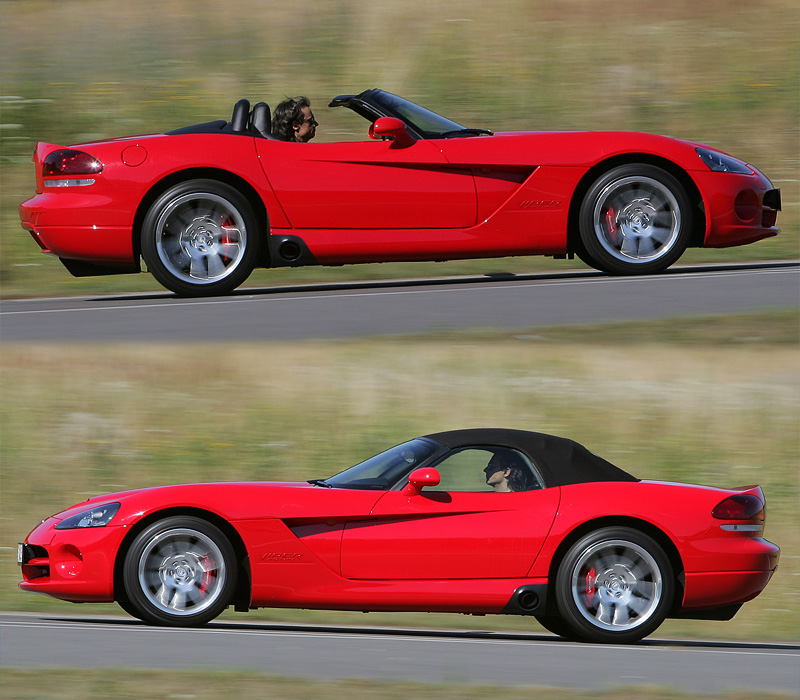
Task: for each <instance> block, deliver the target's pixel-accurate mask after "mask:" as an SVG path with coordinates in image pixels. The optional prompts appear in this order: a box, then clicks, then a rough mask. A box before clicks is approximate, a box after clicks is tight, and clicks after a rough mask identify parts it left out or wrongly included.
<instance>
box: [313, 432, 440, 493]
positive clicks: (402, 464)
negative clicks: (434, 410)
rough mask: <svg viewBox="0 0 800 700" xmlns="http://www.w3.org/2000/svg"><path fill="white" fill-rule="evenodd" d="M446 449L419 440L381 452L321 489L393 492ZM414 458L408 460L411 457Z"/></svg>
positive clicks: (325, 481)
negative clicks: (413, 472) (413, 473)
mask: <svg viewBox="0 0 800 700" xmlns="http://www.w3.org/2000/svg"><path fill="white" fill-rule="evenodd" d="M443 452H447V448H446V447H445V446H444V445H441V444H439V443H438V442H436V441H434V440H431V439H430V438H424V437H418V438H414V439H413V440H408V441H407V442H403V443H400V444H399V445H395V446H394V447H390V448H389V449H388V450H384V451H383V452H379V453H378V454H376V455H373V456H372V457H370V458H368V459H365V460H364V461H363V462H359V463H358V464H355V465H353V466H352V467H349V468H347V469H345V470H344V471H341V472H339V473H338V474H334V475H333V476H332V477H330V478H328V479H325V480H324V482H322V483H320V482H319V481H316V482H315V483H318V484H319V485H320V486H326V487H328V488H338V489H358V490H364V491H391V490H393V489H394V488H396V487H398V486H399V485H404V484H405V482H406V481H407V480H408V475H409V474H410V473H411V472H412V471H413V470H414V469H419V468H420V467H422V466H425V465H426V464H429V463H430V462H431V461H432V460H435V459H437V458H438V457H439V456H440V455H441V454H442V453H443ZM410 457H412V458H413V459H412V460H411V461H409V458H410Z"/></svg>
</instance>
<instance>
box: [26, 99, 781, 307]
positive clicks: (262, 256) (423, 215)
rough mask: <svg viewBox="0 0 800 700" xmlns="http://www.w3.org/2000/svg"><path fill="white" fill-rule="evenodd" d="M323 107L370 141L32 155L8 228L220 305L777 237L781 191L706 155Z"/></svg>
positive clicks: (616, 136)
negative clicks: (382, 266)
mask: <svg viewBox="0 0 800 700" xmlns="http://www.w3.org/2000/svg"><path fill="white" fill-rule="evenodd" d="M329 106H331V107H347V108H349V109H351V110H353V111H354V112H355V113H356V114H359V115H360V116H362V117H364V118H366V119H367V120H368V121H369V123H370V126H369V136H370V138H371V139H373V140H372V141H369V140H368V141H363V142H346V143H288V142H283V141H279V140H276V139H275V138H273V137H272V136H271V134H270V126H269V125H270V118H269V114H270V110H269V107H268V106H267V105H266V104H265V103H263V102H261V103H258V104H257V105H255V106H254V107H253V109H252V111H251V110H250V104H249V102H248V101H247V100H240V101H239V102H238V103H237V104H236V106H235V108H234V111H233V116H232V119H231V121H230V122H226V121H224V120H220V121H215V122H209V123H205V124H198V125H196V126H190V127H186V128H182V129H178V130H176V131H172V132H170V133H168V134H155V135H150V136H136V137H131V138H123V139H114V140H111V141H101V142H97V143H87V144H80V145H76V146H70V147H68V148H65V147H64V146H56V145H53V144H49V143H39V144H38V145H37V147H36V152H35V154H34V157H33V160H34V162H35V164H36V184H37V187H36V191H37V193H38V194H37V195H36V196H35V197H33V198H32V199H29V200H28V201H26V202H24V203H23V204H22V205H21V206H20V216H21V219H22V226H23V227H24V228H25V229H27V230H28V231H30V232H31V234H32V235H33V237H34V239H35V240H36V241H37V243H38V244H39V245H40V246H41V247H42V249H43V250H44V251H45V252H47V253H52V254H54V255H57V256H58V257H59V258H60V259H61V261H62V262H63V263H64V265H65V266H66V268H67V269H68V270H69V271H70V272H71V273H72V274H74V275H76V276H82V275H99V274H111V273H117V272H139V271H140V259H143V260H144V262H145V264H146V266H147V269H148V270H149V271H150V272H152V273H153V275H154V276H155V277H156V279H158V281H159V282H161V284H163V285H164V286H165V287H167V288H169V289H171V290H172V291H174V292H176V293H177V294H181V295H186V296H201V295H212V294H223V293H227V292H229V291H231V290H233V289H234V288H236V287H237V286H238V285H240V284H241V283H242V282H243V281H244V280H245V279H246V278H247V276H248V275H249V274H250V273H251V271H252V270H253V268H254V267H256V266H263V267H277V266H286V265H291V266H298V265H317V264H319V265H342V264H346V263H368V262H388V261H409V260H448V259H457V258H490V257H500V256H508V255H552V256H555V257H565V256H570V257H572V256H573V255H577V256H579V257H580V258H581V259H582V260H584V261H585V262H586V263H588V264H589V265H591V266H593V267H595V268H597V269H599V270H603V271H605V272H608V273H610V274H646V273H654V272H660V271H662V270H664V269H666V268H667V267H668V266H669V265H671V264H672V263H674V262H675V261H676V260H677V259H678V258H679V257H680V256H681V255H682V253H683V252H684V250H685V249H686V247H687V246H703V247H710V248H721V247H726V246H736V245H742V244H745V243H751V242H753V241H757V240H759V239H761V238H766V237H768V236H774V235H776V234H777V233H778V229H777V228H776V226H775V223H776V218H777V212H778V210H780V207H781V204H780V190H777V189H773V187H772V185H771V183H770V182H769V180H768V179H767V178H766V177H764V175H762V174H761V173H760V172H759V171H758V170H756V169H755V168H754V167H752V166H751V165H748V164H746V163H744V162H742V161H741V160H737V159H736V158H732V157H731V156H729V155H726V154H725V153H722V152H720V151H718V150H716V149H714V148H710V147H708V146H701V145H699V144H696V143H691V142H688V141H680V140H677V139H671V138H666V137H663V136H654V135H652V134H641V133H626V132H574V133H568V132H502V133H492V132H491V131H488V130H486V129H472V128H466V127H464V126H462V125H461V124H458V123H456V122H454V121H451V120H450V119H446V118H444V117H442V116H440V115H438V114H435V113H434V112H431V111H429V110H427V109H425V108H423V107H420V106H419V105H416V104H414V103H413V102H409V101H408V100H405V99H403V98H401V97H398V96H396V95H392V94H390V93H388V92H385V91H383V90H378V89H373V90H367V91H365V92H362V93H361V94H360V95H342V96H340V97H337V98H335V99H334V100H333V101H332V102H331V103H330V105H329Z"/></svg>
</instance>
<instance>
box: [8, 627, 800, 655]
mask: <svg viewBox="0 0 800 700" xmlns="http://www.w3.org/2000/svg"><path fill="white" fill-rule="evenodd" d="M0 627H37V628H44V629H48V630H80V631H84V632H93V631H95V629H96V628H95V627H94V626H92V625H86V624H80V623H69V622H66V623H52V622H16V621H0ZM99 629H101V630H109V629H114V630H127V631H130V632H133V633H136V634H143V633H151V634H203V635H210V634H213V635H223V636H237V635H248V636H256V637H301V638H303V639H328V640H331V641H336V640H341V639H342V638H345V637H346V638H347V639H354V640H361V641H367V640H373V641H374V640H381V641H397V642H414V643H417V642H428V643H432V644H491V645H495V646H545V647H558V648H560V649H564V648H565V645H566V644H567V642H563V641H562V642H543V641H540V640H536V639H531V640H518V639H489V638H480V639H463V638H458V639H456V638H453V637H437V636H425V635H418V634H412V635H403V634H402V632H401V633H398V634H382V633H375V634H364V633H359V632H347V631H338V632H327V633H325V632H304V631H300V630H298V631H293V630H284V631H279V630H262V629H257V628H252V629H240V630H228V629H214V628H204V629H192V628H180V629H175V628H170V627H158V628H153V627H145V626H138V625H123V624H115V623H109V624H106V625H103V627H102V628H99ZM590 647H593V648H599V649H604V650H607V651H624V652H626V653H630V652H631V651H637V652H644V653H653V652H659V651H660V652H669V651H680V652H684V651H691V652H692V653H695V652H697V653H700V654H725V655H731V656H786V657H796V658H800V652H796V653H791V652H783V651H758V650H754V651H747V650H740V649H703V648H697V647H690V648H685V649H684V648H675V647H672V646H657V643H655V644H653V645H648V646H630V645H628V646H626V645H606V644H582V645H581V647H580V648H590Z"/></svg>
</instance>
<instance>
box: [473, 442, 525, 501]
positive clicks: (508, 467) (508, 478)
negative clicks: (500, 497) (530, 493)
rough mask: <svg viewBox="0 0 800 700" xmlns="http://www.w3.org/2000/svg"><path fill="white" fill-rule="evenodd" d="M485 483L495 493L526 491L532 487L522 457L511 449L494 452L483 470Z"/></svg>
mask: <svg viewBox="0 0 800 700" xmlns="http://www.w3.org/2000/svg"><path fill="white" fill-rule="evenodd" d="M483 473H484V474H486V483H487V484H488V485H489V486H491V487H492V488H493V489H494V490H495V491H496V492H497V493H500V492H504V493H507V492H509V491H527V490H528V489H530V488H531V487H532V483H531V478H530V471H529V469H528V468H527V466H526V465H525V463H524V462H523V461H522V458H521V457H520V456H519V455H518V454H517V453H516V452H513V451H511V450H503V451H502V452H499V451H498V452H495V453H494V454H493V455H492V458H491V459H490V460H489V464H487V465H486V468H485V469H484V470H483Z"/></svg>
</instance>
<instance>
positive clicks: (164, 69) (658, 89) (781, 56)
mask: <svg viewBox="0 0 800 700" xmlns="http://www.w3.org/2000/svg"><path fill="white" fill-rule="evenodd" d="M0 11H1V12H2V22H3V29H4V31H3V42H2V45H1V46H0V70H2V74H1V76H0V77H2V94H0V137H2V152H1V153H0V158H1V159H2V160H1V161H0V162H1V163H2V170H1V171H0V178H1V180H0V184H1V185H2V186H1V187H0V291H1V292H2V293H3V294H4V295H5V296H10V295H14V296H25V295H33V294H46V295H51V294H53V295H57V294H77V293H85V292H89V293H94V292H98V291H110V292H115V291H140V290H150V289H152V290H156V289H159V287H158V285H157V284H156V283H155V282H154V281H153V279H152V278H151V277H150V276H149V275H133V276H121V277H106V278H100V279H88V280H87V279H75V278H72V277H70V276H69V274H68V273H67V272H66V271H65V270H63V268H62V267H61V265H60V263H58V261H56V260H54V259H52V258H46V257H44V256H43V255H42V254H41V253H40V252H39V250H38V247H37V246H36V245H35V244H34V243H33V241H32V240H30V236H29V235H28V234H27V233H26V232H24V231H23V230H22V229H21V228H20V226H19V221H18V215H17V211H16V208H17V206H18V204H19V203H20V202H21V201H23V200H24V199H26V198H27V197H29V196H31V195H32V194H33V189H34V175H33V171H32V166H31V164H30V154H31V152H32V150H33V147H34V144H35V143H36V141H40V140H41V141H50V142H51V143H59V144H72V143H78V142H81V141H87V140H91V139H97V138H106V137H111V136H121V135H129V134H136V133H149V132H163V131H167V130H170V129H172V128H175V127H177V126H183V125H187V124H191V123H197V122H201V121H206V120H209V119H218V118H220V117H225V118H227V117H228V115H229V114H230V111H231V107H232V105H233V103H234V102H235V101H236V100H237V99H239V98H240V97H244V96H247V97H249V98H250V99H251V101H254V100H256V99H266V100H267V101H268V102H270V104H273V105H274V104H275V103H276V102H277V101H279V100H280V99H282V98H283V97H285V96H286V95H294V94H296V93H305V94H307V95H309V96H310V97H311V99H312V103H313V105H314V107H315V113H316V116H317V118H318V119H319V120H320V121H321V126H320V128H319V129H318V137H317V138H318V139H319V140H327V141H332V140H342V139H365V138H366V131H365V126H366V122H364V121H363V120H362V119H360V118H359V117H354V116H352V115H349V114H347V113H345V112H346V110H327V109H325V105H326V104H327V103H328V101H329V100H330V99H331V98H332V97H333V96H334V95H336V94H341V93H347V92H352V91H356V92H358V91H360V90H363V89H366V88H368V87H375V86H379V87H383V88H385V89H388V90H391V91H394V92H397V93H400V94H403V95H406V96H407V97H409V98H411V99H414V100H418V101H420V102H422V103H423V104H426V105H428V106H430V107H431V108H433V109H436V110H437V111H440V112H442V113H443V114H446V115H449V116H452V117H453V118H456V119H457V120H459V121H462V122H464V123H467V124H470V125H475V126H488V127H491V128H494V129H498V130H500V129H545V130H548V129H550V130H556V129H600V130H602V129H633V130H642V131H653V132H658V133H663V134H667V135H670V136H676V137H682V138H687V139H691V140H695V141H699V142H701V143H708V144H710V145H713V146H716V147H719V148H722V149H723V150H726V151H729V152H731V153H733V154H734V155H736V156H738V157H740V158H744V159H745V160H748V161H750V162H752V163H754V164H755V165H757V166H758V167H759V168H761V169H762V170H763V171H764V172H765V173H766V174H767V175H768V176H769V177H770V178H771V179H772V180H773V181H774V184H775V185H776V186H778V187H781V188H782V190H783V201H784V211H783V213H782V214H781V216H780V218H779V225H780V226H781V227H782V229H783V233H782V234H781V236H779V237H778V238H775V239H770V240H767V241H762V242H759V243H758V244H756V245H753V246H746V247H743V248H734V249H725V250H714V251H697V250H692V251H689V253H688V254H687V256H686V257H685V258H684V260H685V261H687V262H701V261H720V262H721V261H737V260H749V259H761V260H764V259H785V258H796V257H798V256H799V255H800V245H799V244H800V224H799V223H798V218H799V217H800V175H798V173H799V172H800V147H799V143H800V137H799V131H798V124H800V95H799V94H798V93H799V91H798V83H799V82H800V68H799V66H800V49H799V48H798V47H799V46H800V40H799V39H798V36H800V10H799V9H798V7H797V3H796V2H794V0H764V2H761V3H758V4H751V5H748V4H746V3H741V2H738V1H737V0H708V1H707V2H704V3H691V2H685V1H680V2H675V3H671V4H669V5H668V6H667V5H664V4H663V3H661V2H657V1H656V0H639V1H638V2H636V3H633V2H629V1H628V0H614V1H612V2H607V3H602V4H598V3H596V2H593V1H592V0H569V1H566V2H565V1H563V0H562V1H558V2H556V0H501V2H499V3H495V5H493V7H492V12H491V13H489V12H486V8H485V3H483V2H480V1H479V0H461V1H460V2H456V3H453V2H446V3H445V2H430V0H409V1H408V2H405V3H402V4H401V5H398V4H396V3H389V2H367V0H337V1H336V2H327V1H324V2H323V1H322V0H309V2H306V3H301V4H286V3H284V4H283V5H278V4H276V3H263V2H261V1H260V0H229V1H228V2H226V3H224V5H219V4H218V3H213V2H210V1H209V0H173V1H172V2H169V3H163V2H157V1H156V0H141V1H140V2H137V3H135V4H132V3H128V2H124V1H123V0H71V1H70V2H52V1H51V0H24V1H23V0H3V1H2V2H0ZM156 16H157V17H158V21H157V22H154V21H153V18H154V17H156ZM243 18H246V20H244V19H243ZM120 27H122V28H123V29H122V31H120V29H119V28H120ZM54 37H57V38H58V39H55V38H54ZM569 266H580V264H579V263H577V262H572V263H569V262H554V261H552V260H547V259H544V258H521V259H512V260H499V261H488V262H487V261H475V262H458V263H444V264H436V263H417V264H410V265H380V266H350V267H345V268H333V269H309V268H307V269H303V270H283V271H266V272H260V273H257V274H256V275H255V276H254V277H253V278H252V279H251V282H250V284H258V285H263V284H283V283H289V284H296V283H299V282H306V281H317V280H331V279H335V280H341V279H354V278H359V279H363V278H365V277H376V276H377V277H388V278H393V277H411V276H429V275H439V274H463V273H468V274H481V273H485V272H494V271H509V272H526V271H532V270H538V269H548V270H552V269H564V268H565V267H569Z"/></svg>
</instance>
